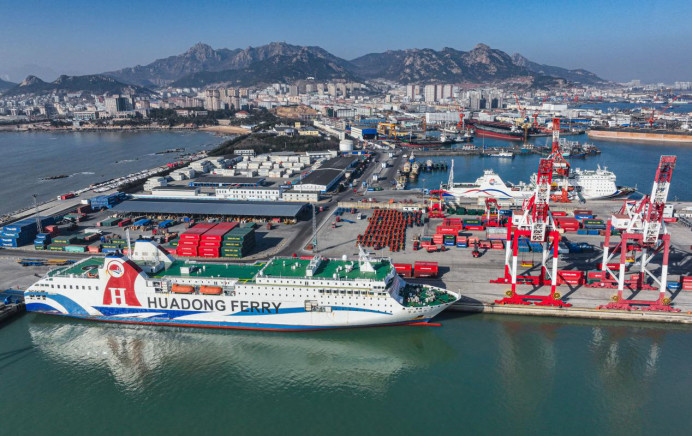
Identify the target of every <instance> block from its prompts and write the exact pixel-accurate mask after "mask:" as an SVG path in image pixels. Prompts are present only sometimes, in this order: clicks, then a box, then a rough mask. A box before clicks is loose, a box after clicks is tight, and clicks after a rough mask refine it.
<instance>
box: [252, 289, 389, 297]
mask: <svg viewBox="0 0 692 436" xmlns="http://www.w3.org/2000/svg"><path fill="white" fill-rule="evenodd" d="M293 290H294V289H291V288H274V289H272V291H293ZM318 292H319V293H320V294H341V295H349V296H350V295H363V296H369V297H384V296H386V295H387V293H386V292H373V291H352V290H344V289H320V290H319V291H318ZM250 295H255V294H254V293H250ZM257 295H258V296H261V295H263V294H260V293H258V294H257ZM273 295H274V294H272V296H273ZM279 296H281V294H279ZM286 296H287V297H288V296H292V297H295V295H288V294H286ZM299 297H300V295H299Z"/></svg>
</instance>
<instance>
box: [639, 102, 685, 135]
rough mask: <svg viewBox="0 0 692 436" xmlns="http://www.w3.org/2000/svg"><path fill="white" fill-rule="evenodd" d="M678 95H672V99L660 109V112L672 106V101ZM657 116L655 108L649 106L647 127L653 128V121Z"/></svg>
mask: <svg viewBox="0 0 692 436" xmlns="http://www.w3.org/2000/svg"><path fill="white" fill-rule="evenodd" d="M678 97H679V96H678V95H676V96H675V97H673V99H672V100H671V101H670V103H668V104H667V105H666V106H665V107H664V108H663V109H661V110H660V113H661V114H663V112H665V111H667V110H668V109H670V107H671V106H673V102H674V101H675V100H677V99H678ZM657 119H658V118H657V117H656V109H655V108H654V107H652V108H651V116H650V117H649V119H648V120H646V121H648V123H649V128H651V129H653V127H654V121H656V120H657Z"/></svg>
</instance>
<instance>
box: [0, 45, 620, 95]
mask: <svg viewBox="0 0 692 436" xmlns="http://www.w3.org/2000/svg"><path fill="white" fill-rule="evenodd" d="M308 77H312V78H314V79H315V80H317V81H326V80H333V79H344V80H348V81H367V80H374V79H384V80H390V81H395V82H398V83H402V84H409V83H415V84H426V83H459V84H461V83H466V84H477V85H481V84H495V85H512V86H519V87H533V88H546V87H553V86H562V85H564V84H565V83H566V82H568V81H569V82H572V83H575V84H582V85H594V86H604V85H608V84H611V82H608V81H606V80H603V79H601V78H600V77H598V76H597V75H595V74H594V73H591V72H589V71H586V70H583V69H576V70H570V69H566V68H561V67H556V66H550V65H543V64H538V63H536V62H532V61H530V60H528V59H526V58H525V57H523V56H522V55H520V54H518V53H515V54H514V55H511V56H510V55H509V54H507V53H505V52H503V51H502V50H498V49H493V48H490V47H489V46H487V45H485V44H478V45H476V46H475V47H474V48H473V49H472V50H470V51H461V50H456V49H453V48H448V47H447V48H443V49H442V50H433V49H407V50H388V51H385V52H383V53H370V54H367V55H364V56H361V57H358V58H356V59H352V60H350V61H349V60H345V59H342V58H339V57H337V56H334V55H333V54H331V53H329V52H328V51H326V50H324V49H323V48H321V47H316V46H298V45H292V44H287V43H284V42H272V43H269V44H266V45H263V46H260V47H248V48H246V49H233V50H230V49H226V48H222V49H214V48H212V47H211V46H209V45H206V44H202V43H198V44H195V45H194V46H192V47H191V48H190V49H188V50H187V51H186V52H184V53H182V54H179V55H176V56H169V57H167V58H162V59H158V60H155V61H154V62H151V63H149V64H147V65H137V66H135V67H129V68H123V69H120V70H116V71H109V72H106V73H103V74H95V75H87V76H64V75H63V76H60V77H59V78H58V79H57V80H55V81H54V82H44V81H42V80H41V79H39V78H37V77H35V76H29V77H27V78H26V79H25V80H24V81H23V82H22V83H20V84H19V85H16V86H12V85H13V84H11V83H8V84H7V85H5V84H4V83H7V82H1V81H0V92H1V90H2V89H3V88H4V89H5V91H4V94H3V95H5V96H11V95H21V94H30V93H38V92H50V91H54V90H62V91H67V92H76V91H80V90H81V91H90V92H96V93H103V92H114V93H115V92H150V91H149V89H147V88H157V87H163V86H168V85H172V86H178V87H205V86H209V85H215V84H219V85H230V86H251V85H257V84H268V83H276V82H282V83H289V82H293V81H295V80H302V79H307V78H308Z"/></svg>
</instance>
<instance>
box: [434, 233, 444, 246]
mask: <svg viewBox="0 0 692 436" xmlns="http://www.w3.org/2000/svg"><path fill="white" fill-rule="evenodd" d="M444 237H445V235H444V234H442V233H435V234H434V235H433V238H432V242H433V244H435V245H442V244H444V242H445V239H444Z"/></svg>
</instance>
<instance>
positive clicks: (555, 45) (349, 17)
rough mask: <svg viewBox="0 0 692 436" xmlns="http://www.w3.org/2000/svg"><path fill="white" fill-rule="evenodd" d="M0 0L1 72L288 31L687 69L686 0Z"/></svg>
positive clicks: (350, 43) (666, 76) (651, 70)
mask: <svg viewBox="0 0 692 436" xmlns="http://www.w3.org/2000/svg"><path fill="white" fill-rule="evenodd" d="M1 4H2V5H3V12H4V13H3V17H2V18H0V25H1V26H0V28H1V29H2V30H0V35H1V36H2V37H1V38H0V59H3V61H2V63H0V77H2V78H4V79H6V80H7V79H9V80H12V81H20V80H22V79H24V77H25V76H26V75H27V74H34V75H36V76H38V77H41V78H42V79H44V80H53V79H54V78H55V77H56V76H57V75H59V74H70V75H72V74H94V73H102V72H105V71H110V70H116V69H120V68H125V67H131V66H135V65H146V64H148V63H150V62H152V61H154V60H156V59H160V58H165V57H167V56H173V55H177V54H180V53H182V52H184V51H186V50H187V49H188V48H189V47H191V46H192V45H194V44H195V43H198V42H203V43H206V44H209V45H211V46H212V47H214V48H216V49H219V48H229V49H234V48H245V47H248V46H260V45H263V44H267V43H269V42H272V41H286V42H288V43H291V44H296V45H316V46H320V47H322V48H324V49H326V50H328V51H329V52H331V53H333V54H335V55H336V56H339V57H342V58H344V59H349V60H350V59H353V58H356V57H358V56H362V55H365V54H368V53H373V52H382V51H386V50H388V49H391V50H397V49H407V48H432V49H436V50H439V49H442V48H443V47H452V48H455V49H458V50H464V51H468V50H471V49H472V48H473V47H474V46H475V45H476V44H478V43H485V44H488V45H489V46H491V47H492V48H497V49H500V50H502V51H505V52H507V53H510V54H511V53H515V52H517V53H520V54H522V55H524V56H526V57H527V58H529V59H531V60H532V61H535V62H538V63H542V64H549V65H556V66H561V67H564V68H570V69H574V68H584V69H587V70H589V71H592V72H594V73H595V74H597V75H599V76H600V77H602V78H604V79H607V80H614V81H621V82H622V81H628V80H631V79H641V80H642V81H643V82H661V81H663V82H674V81H677V80H689V78H690V71H692V44H691V43H690V42H689V41H690V40H691V39H692V38H691V36H692V30H690V29H689V28H688V26H687V23H686V22H687V17H689V16H690V15H692V5H690V4H689V3H685V2H681V1H673V0H665V1H653V2H648V3H647V4H645V5H637V7H632V5H631V4H630V3H626V2H622V1H616V2H611V3H609V4H608V5H604V4H603V3H600V2H595V1H586V2H580V3H579V4H574V5H561V6H560V7H559V8H558V7H549V6H545V5H544V4H539V3H535V2H531V3H522V4H519V3H516V2H509V1H500V2H494V3H493V4H473V5H470V4H469V5H463V4H458V3H453V2H448V1H441V2H437V3H436V4H435V5H434V6H426V4H425V3H423V2H419V1H403V2H396V3H395V2H387V1H385V2H378V3H376V4H373V3H369V2H363V1H352V2H333V3H331V2H330V3H325V2H316V1H304V2H298V3H292V4H287V3H285V2H277V1H266V2H262V3H261V4H259V5H258V4H256V3H253V2H247V1H239V2H234V3H233V4H229V5H227V4H224V3H219V2H209V3H205V4H203V5H194V6H191V5H188V4H186V3H185V2H177V1H174V2H167V3H161V2H148V3H146V4H139V3H137V4H135V3H132V2H119V3H117V4H112V3H101V2H82V1H76V2H72V3H70V4H54V3H50V2H45V3H44V2H40V3H39V4H40V6H37V4H36V3H33V4H25V3H15V2H2V3H1ZM27 29H33V31H31V32H27V31H26V30H27Z"/></svg>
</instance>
